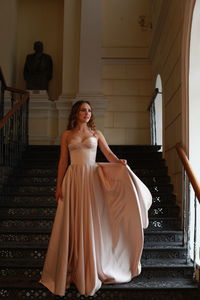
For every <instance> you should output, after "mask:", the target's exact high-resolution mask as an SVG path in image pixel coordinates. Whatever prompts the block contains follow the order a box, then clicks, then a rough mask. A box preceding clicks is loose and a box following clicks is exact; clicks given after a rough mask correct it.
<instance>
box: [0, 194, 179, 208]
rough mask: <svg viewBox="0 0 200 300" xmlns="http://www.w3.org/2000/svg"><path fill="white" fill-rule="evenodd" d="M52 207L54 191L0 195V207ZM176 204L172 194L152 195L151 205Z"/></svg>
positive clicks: (164, 205)
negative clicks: (49, 192)
mask: <svg viewBox="0 0 200 300" xmlns="http://www.w3.org/2000/svg"><path fill="white" fill-rule="evenodd" d="M52 206H53V207H54V206H56V202H55V196H54V193H51V194H50V195H39V196H38V195H37V194H35V195H30V194H23V193H21V194H19V195H16V194H13V195H12V194H11V195H8V194H7V195H6V194H5V193H4V194H2V195H0V207H52ZM168 206H176V197H175V195H173V194H166V193H165V194H160V195H154V196H153V204H152V207H154V208H156V207H168Z"/></svg>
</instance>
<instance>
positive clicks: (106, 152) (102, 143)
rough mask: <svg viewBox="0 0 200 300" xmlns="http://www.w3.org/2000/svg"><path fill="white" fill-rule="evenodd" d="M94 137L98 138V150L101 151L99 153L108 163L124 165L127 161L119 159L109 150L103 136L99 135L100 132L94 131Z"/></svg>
mask: <svg viewBox="0 0 200 300" xmlns="http://www.w3.org/2000/svg"><path fill="white" fill-rule="evenodd" d="M96 135H97V137H98V144H99V148H100V149H101V151H102V152H103V154H104V155H105V157H106V158H107V160H108V161H109V162H117V163H122V164H124V165H125V164H126V163H127V161H126V160H125V159H119V158H118V157H117V156H116V155H115V154H114V153H113V152H112V150H111V149H110V147H109V146H108V143H107V142H106V139H105V137H104V136H103V134H102V133H101V131H99V130H97V131H96Z"/></svg>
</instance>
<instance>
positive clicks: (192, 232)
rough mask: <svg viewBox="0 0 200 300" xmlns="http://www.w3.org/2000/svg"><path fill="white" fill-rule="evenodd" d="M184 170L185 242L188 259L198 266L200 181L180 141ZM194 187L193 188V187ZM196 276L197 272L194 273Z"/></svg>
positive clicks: (178, 146) (179, 153) (178, 148)
mask: <svg viewBox="0 0 200 300" xmlns="http://www.w3.org/2000/svg"><path fill="white" fill-rule="evenodd" d="M176 150H177V153H178V156H179V158H180V160H181V162H182V166H183V169H184V172H183V228H184V242H185V245H187V247H188V259H189V260H190V258H192V260H193V261H194V268H196V263H197V257H198V254H199V249H200V248H199V247H200V238H199V234H200V229H199V224H198V223H200V222H199V217H200V183H199V181H198V179H197V177H196V175H195V174H194V172H193V169H192V167H191V164H190V162H189V160H188V157H187V155H186V153H185V151H184V149H183V147H182V146H181V144H180V143H178V144H176ZM191 187H192V189H191ZM194 276H195V273H194Z"/></svg>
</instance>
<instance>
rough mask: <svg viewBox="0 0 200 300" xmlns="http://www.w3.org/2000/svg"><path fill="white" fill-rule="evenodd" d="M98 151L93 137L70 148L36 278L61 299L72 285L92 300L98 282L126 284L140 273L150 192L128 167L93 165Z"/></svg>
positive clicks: (105, 164)
mask: <svg viewBox="0 0 200 300" xmlns="http://www.w3.org/2000/svg"><path fill="white" fill-rule="evenodd" d="M96 150H97V139H96V137H95V136H92V137H89V138H86V139H85V140H83V141H82V142H81V143H78V142H76V141H75V140H72V141H71V144H70V145H69V152H70V159H71V164H70V165H69V167H68V169H67V171H66V174H65V176H64V179H63V183H62V192H63V201H58V206H57V211H56V215H55V219H54V225H53V230H52V233H51V238H50V242H49V246H48V251H47V254H46V259H45V264H44V268H43V272H42V277H41V280H40V283H42V284H43V285H44V286H46V287H47V288H48V289H49V290H50V291H51V292H52V293H54V294H57V295H60V296H64V295H65V290H66V289H67V288H69V286H70V283H74V284H75V286H76V288H77V289H78V291H79V293H80V294H83V295H90V296H92V295H94V294H95V292H96V291H97V290H98V289H99V288H100V287H101V284H102V283H104V284H106V283H124V282H129V281H130V280H131V279H132V278H133V277H135V276H137V275H139V274H140V272H141V265H140V258H141V254H142V249H143V240H144V236H143V228H146V227H147V226H148V209H149V207H150V205H151V201H152V197H151V194H150V192H149V190H148V188H147V187H146V186H145V185H144V184H143V183H142V181H141V180H140V179H139V178H138V177H137V176H136V175H135V174H134V173H133V172H132V171H131V170H130V168H129V167H128V166H125V165H122V164H120V163H96Z"/></svg>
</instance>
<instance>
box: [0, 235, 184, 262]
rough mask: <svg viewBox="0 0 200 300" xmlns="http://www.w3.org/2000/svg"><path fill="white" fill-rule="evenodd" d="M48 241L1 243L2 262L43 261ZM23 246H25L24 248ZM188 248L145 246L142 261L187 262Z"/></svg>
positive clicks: (0, 256)
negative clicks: (25, 243)
mask: <svg viewBox="0 0 200 300" xmlns="http://www.w3.org/2000/svg"><path fill="white" fill-rule="evenodd" d="M47 245H48V242H47V241H46V243H43V244H39V245H35V244H34V243H32V242H31V243H29V245H26V246H23V244H22V243H21V244H18V246H17V245H15V246H14V245H13V246H12V245H11V244H9V243H1V245H0V258H1V262H0V263H4V265H6V262H8V264H9V263H10V262H11V261H13V264H15V261H16V260H17V261H19V260H20V261H21V262H23V261H29V262H30V263H31V261H36V260H38V261H42V260H43V259H44V257H45V255H46V251H47ZM22 247H23V248H22ZM186 255H187V248H186V247H180V246H172V245H171V246H166V245H164V246H159V245H157V246H155V245H153V246H145V247H144V250H143V254H142V263H143V265H146V264H148V265H149V264H156V263H157V261H158V262H159V264H161V263H165V261H166V259H167V262H169V261H170V262H171V263H186Z"/></svg>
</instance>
